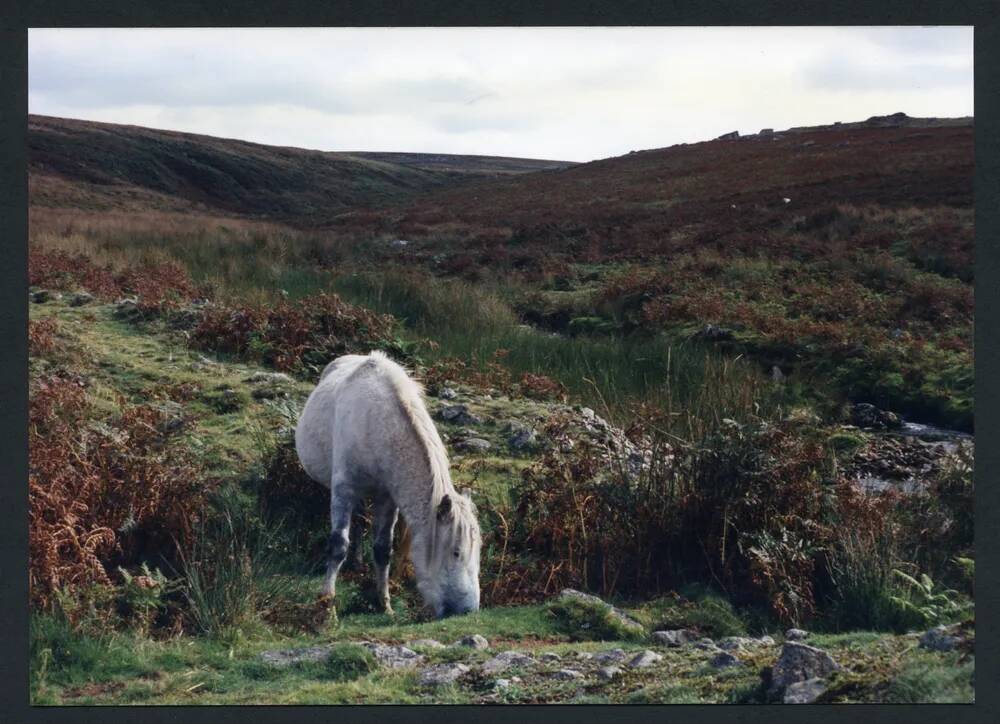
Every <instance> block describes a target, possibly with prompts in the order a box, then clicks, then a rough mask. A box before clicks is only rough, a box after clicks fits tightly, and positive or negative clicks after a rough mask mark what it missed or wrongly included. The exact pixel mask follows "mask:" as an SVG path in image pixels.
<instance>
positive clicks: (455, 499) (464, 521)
mask: <svg viewBox="0 0 1000 724" xmlns="http://www.w3.org/2000/svg"><path fill="white" fill-rule="evenodd" d="M369 360H370V361H369V362H368V364H374V365H377V366H378V368H379V370H380V371H381V372H382V373H383V374H385V376H386V377H387V379H388V380H389V381H390V383H391V384H392V387H393V390H394V391H395V393H396V394H395V395H394V396H395V398H396V400H397V402H398V403H399V406H400V408H401V409H402V411H403V416H404V417H405V419H406V420H407V422H409V424H410V427H411V429H412V430H413V432H414V434H415V435H416V437H417V440H418V441H419V443H420V449H421V450H422V451H423V453H424V456H425V459H426V462H427V465H428V468H429V470H430V473H431V501H430V503H431V505H430V508H429V510H428V514H429V518H428V520H427V524H428V526H429V527H430V531H431V537H430V541H429V543H430V545H429V546H428V548H427V558H428V561H430V560H432V559H434V558H435V557H436V555H437V553H438V551H437V550H436V549H437V543H438V541H437V539H436V536H435V531H436V521H435V519H434V516H435V514H436V511H437V509H438V505H439V504H440V503H441V500H442V499H443V498H444V496H445V495H451V498H452V515H451V524H452V537H453V540H454V541H456V542H457V543H458V544H459V545H460V546H462V547H463V548H466V547H470V546H471V545H472V543H473V536H474V530H473V525H472V524H471V522H470V520H471V521H474V520H475V513H474V510H473V506H472V503H471V501H466V500H465V498H464V496H461V495H458V494H457V493H456V491H455V488H454V486H453V485H452V482H451V471H450V469H449V467H448V452H447V450H446V449H445V446H444V443H443V442H442V441H441V436H440V435H439V434H438V431H437V428H436V427H435V426H434V422H433V420H431V416H430V415H429V414H428V413H427V408H426V407H425V406H424V401H423V394H424V390H423V386H422V385H421V384H420V383H419V382H417V381H416V380H414V379H413V378H412V377H410V376H409V375H408V374H407V373H406V370H404V369H403V368H402V367H401V366H399V365H398V364H395V363H394V362H392V360H390V359H389V358H388V356H387V355H386V354H385V353H384V352H381V351H378V350H376V351H373V352H371V353H370V354H369Z"/></svg>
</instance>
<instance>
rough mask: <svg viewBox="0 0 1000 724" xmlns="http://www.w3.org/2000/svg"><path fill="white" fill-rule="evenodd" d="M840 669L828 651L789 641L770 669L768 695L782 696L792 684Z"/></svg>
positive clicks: (821, 677)
mask: <svg viewBox="0 0 1000 724" xmlns="http://www.w3.org/2000/svg"><path fill="white" fill-rule="evenodd" d="M839 670H840V665H839V664H838V663H837V662H836V661H834V660H833V657H832V656H830V654H828V653H827V652H826V651H823V650H822V649H818V648H815V647H813V646H808V645H806V644H802V643H798V642H795V641H789V642H787V643H785V645H784V646H782V648H781V655H780V656H779V657H778V661H777V662H776V663H775V664H774V666H773V667H772V668H771V670H770V683H769V685H768V689H767V691H768V695H769V696H770V697H772V698H778V697H782V696H783V695H784V694H785V691H786V690H787V689H788V687H790V686H791V685H792V684H797V683H799V682H803V681H808V680H809V679H817V678H819V679H823V678H826V677H827V676H829V675H830V674H832V673H833V672H835V671H839Z"/></svg>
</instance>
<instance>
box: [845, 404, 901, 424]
mask: <svg viewBox="0 0 1000 724" xmlns="http://www.w3.org/2000/svg"><path fill="white" fill-rule="evenodd" d="M851 422H852V423H853V424H855V425H857V426H858V427H862V428H866V429H869V430H896V429H898V428H899V427H900V426H901V425H902V424H903V421H902V420H900V419H899V415H897V414H896V413H894V412H889V411H887V410H880V409H878V408H877V407H875V405H870V404H868V403H867V402H859V403H858V404H856V405H854V406H853V407H852V408H851Z"/></svg>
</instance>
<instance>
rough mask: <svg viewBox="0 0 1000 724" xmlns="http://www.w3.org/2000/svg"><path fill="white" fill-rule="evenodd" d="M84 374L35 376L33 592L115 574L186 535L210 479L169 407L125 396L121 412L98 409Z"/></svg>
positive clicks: (45, 600)
mask: <svg viewBox="0 0 1000 724" xmlns="http://www.w3.org/2000/svg"><path fill="white" fill-rule="evenodd" d="M81 384H82V383H81V382H79V381H78V380H74V379H66V378H61V377H44V378H41V379H36V380H33V381H32V384H31V386H30V393H31V394H30V399H29V421H28V444H29V474H28V506H29V537H28V541H29V542H28V545H29V586H30V590H31V600H32V602H33V603H34V604H35V605H36V606H41V607H46V606H48V605H50V604H51V603H52V602H53V598H52V597H53V594H54V593H55V592H56V591H58V590H60V589H63V590H70V589H80V590H82V589H84V588H86V587H87V586H88V585H90V584H94V583H104V584H108V583H110V577H109V572H110V571H113V570H114V568H115V566H117V565H122V566H131V565H136V564H138V563H139V562H140V561H142V560H146V559H147V558H151V557H156V556H163V555H164V554H165V553H166V554H167V555H169V551H170V550H172V548H173V546H174V542H175V541H178V542H180V543H181V545H186V544H187V543H188V542H189V541H190V539H191V532H192V530H193V526H194V523H195V521H196V519H197V516H198V514H199V512H200V511H201V508H202V503H203V500H204V494H205V491H206V489H207V488H209V487H210V485H211V483H210V481H206V480H204V479H203V473H202V471H201V469H200V468H199V467H198V466H197V465H196V464H195V463H194V462H193V459H192V458H191V457H190V454H189V453H188V452H186V451H185V450H184V449H183V448H182V447H180V446H179V445H177V444H176V441H175V435H176V432H171V431H170V430H171V429H172V428H171V427H170V426H168V425H166V424H165V423H166V421H167V416H166V413H164V412H163V411H162V410H159V409H156V408H154V407H151V406H146V405H130V404H127V403H126V402H125V401H124V399H122V398H119V400H118V406H119V410H120V412H119V414H118V415H117V416H116V417H115V418H112V419H110V420H107V421H99V420H95V419H91V417H90V410H89V406H88V403H87V400H86V396H85V393H84V389H83V388H82V386H81Z"/></svg>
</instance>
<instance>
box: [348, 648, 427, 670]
mask: <svg viewBox="0 0 1000 724" xmlns="http://www.w3.org/2000/svg"><path fill="white" fill-rule="evenodd" d="M361 645H362V646H364V647H365V648H366V649H368V650H369V651H371V652H372V655H373V656H374V657H375V660H376V661H377V662H378V663H379V666H382V667H384V668H387V669H412V668H414V667H415V666H418V665H420V664H422V663H424V657H423V656H421V655H420V654H418V653H417V652H416V651H413V650H412V649H408V648H407V647H405V646H387V645H385V644H379V643H373V642H365V643H363V644H361Z"/></svg>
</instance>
